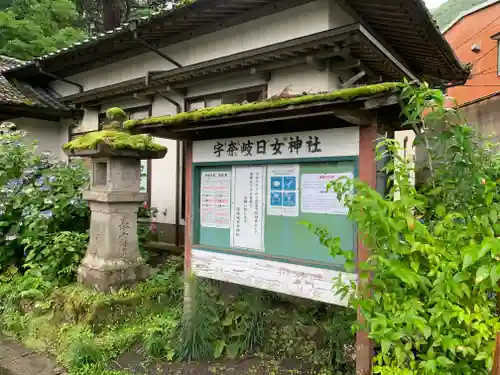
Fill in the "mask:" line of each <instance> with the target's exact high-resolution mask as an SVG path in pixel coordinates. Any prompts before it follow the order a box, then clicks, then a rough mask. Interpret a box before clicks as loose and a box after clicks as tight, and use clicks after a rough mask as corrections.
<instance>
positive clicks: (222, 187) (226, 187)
mask: <svg viewBox="0 0 500 375" xmlns="http://www.w3.org/2000/svg"><path fill="white" fill-rule="evenodd" d="M230 188H231V172H229V171H225V172H217V171H213V172H208V171H207V172H202V173H201V192H200V206H201V207H200V217H201V226H202V227H210V228H226V229H227V228H229V227H230V225H231V206H230V203H231V195H230Z"/></svg>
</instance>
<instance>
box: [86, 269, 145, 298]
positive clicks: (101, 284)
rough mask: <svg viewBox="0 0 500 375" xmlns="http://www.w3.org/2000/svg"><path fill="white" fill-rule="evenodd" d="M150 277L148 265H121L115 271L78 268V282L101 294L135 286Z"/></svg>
mask: <svg viewBox="0 0 500 375" xmlns="http://www.w3.org/2000/svg"><path fill="white" fill-rule="evenodd" d="M149 276H150V269H149V266H148V265H147V264H130V265H121V266H118V267H116V268H114V269H112V268H111V267H110V266H103V267H101V268H92V267H89V266H88V265H86V264H82V265H80V267H79V268H78V282H79V283H81V284H83V285H85V286H86V287H88V288H92V289H94V290H97V291H99V292H109V291H112V290H118V289H120V288H121V287H127V286H134V285H135V284H137V282H139V281H142V280H146V279H147V278H148V277H149Z"/></svg>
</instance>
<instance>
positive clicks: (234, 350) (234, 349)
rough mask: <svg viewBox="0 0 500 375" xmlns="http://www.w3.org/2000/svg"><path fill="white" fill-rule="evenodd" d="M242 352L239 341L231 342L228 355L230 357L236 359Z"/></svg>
mask: <svg viewBox="0 0 500 375" xmlns="http://www.w3.org/2000/svg"><path fill="white" fill-rule="evenodd" d="M239 352H240V347H239V346H238V344H237V343H231V344H229V345H228V346H227V356H228V357H229V358H230V359H235V358H236V357H238V354H239Z"/></svg>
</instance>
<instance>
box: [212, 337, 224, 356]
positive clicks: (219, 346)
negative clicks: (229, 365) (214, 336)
mask: <svg viewBox="0 0 500 375" xmlns="http://www.w3.org/2000/svg"><path fill="white" fill-rule="evenodd" d="M225 347H226V342H225V341H222V340H216V341H215V344H214V358H220V356H221V355H222V352H223V351H224V348H225Z"/></svg>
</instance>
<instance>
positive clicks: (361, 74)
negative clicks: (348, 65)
mask: <svg viewBox="0 0 500 375" xmlns="http://www.w3.org/2000/svg"><path fill="white" fill-rule="evenodd" d="M365 75H366V72H365V71H364V70H362V71H361V72H359V73H356V74H355V75H353V76H352V77H351V78H349V79H348V80H347V81H346V82H344V83H343V84H342V88H344V89H346V88H348V87H351V86H352V85H354V84H355V83H356V82H358V81H359V80H360V79H361V78H363V77H364V76H365Z"/></svg>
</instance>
